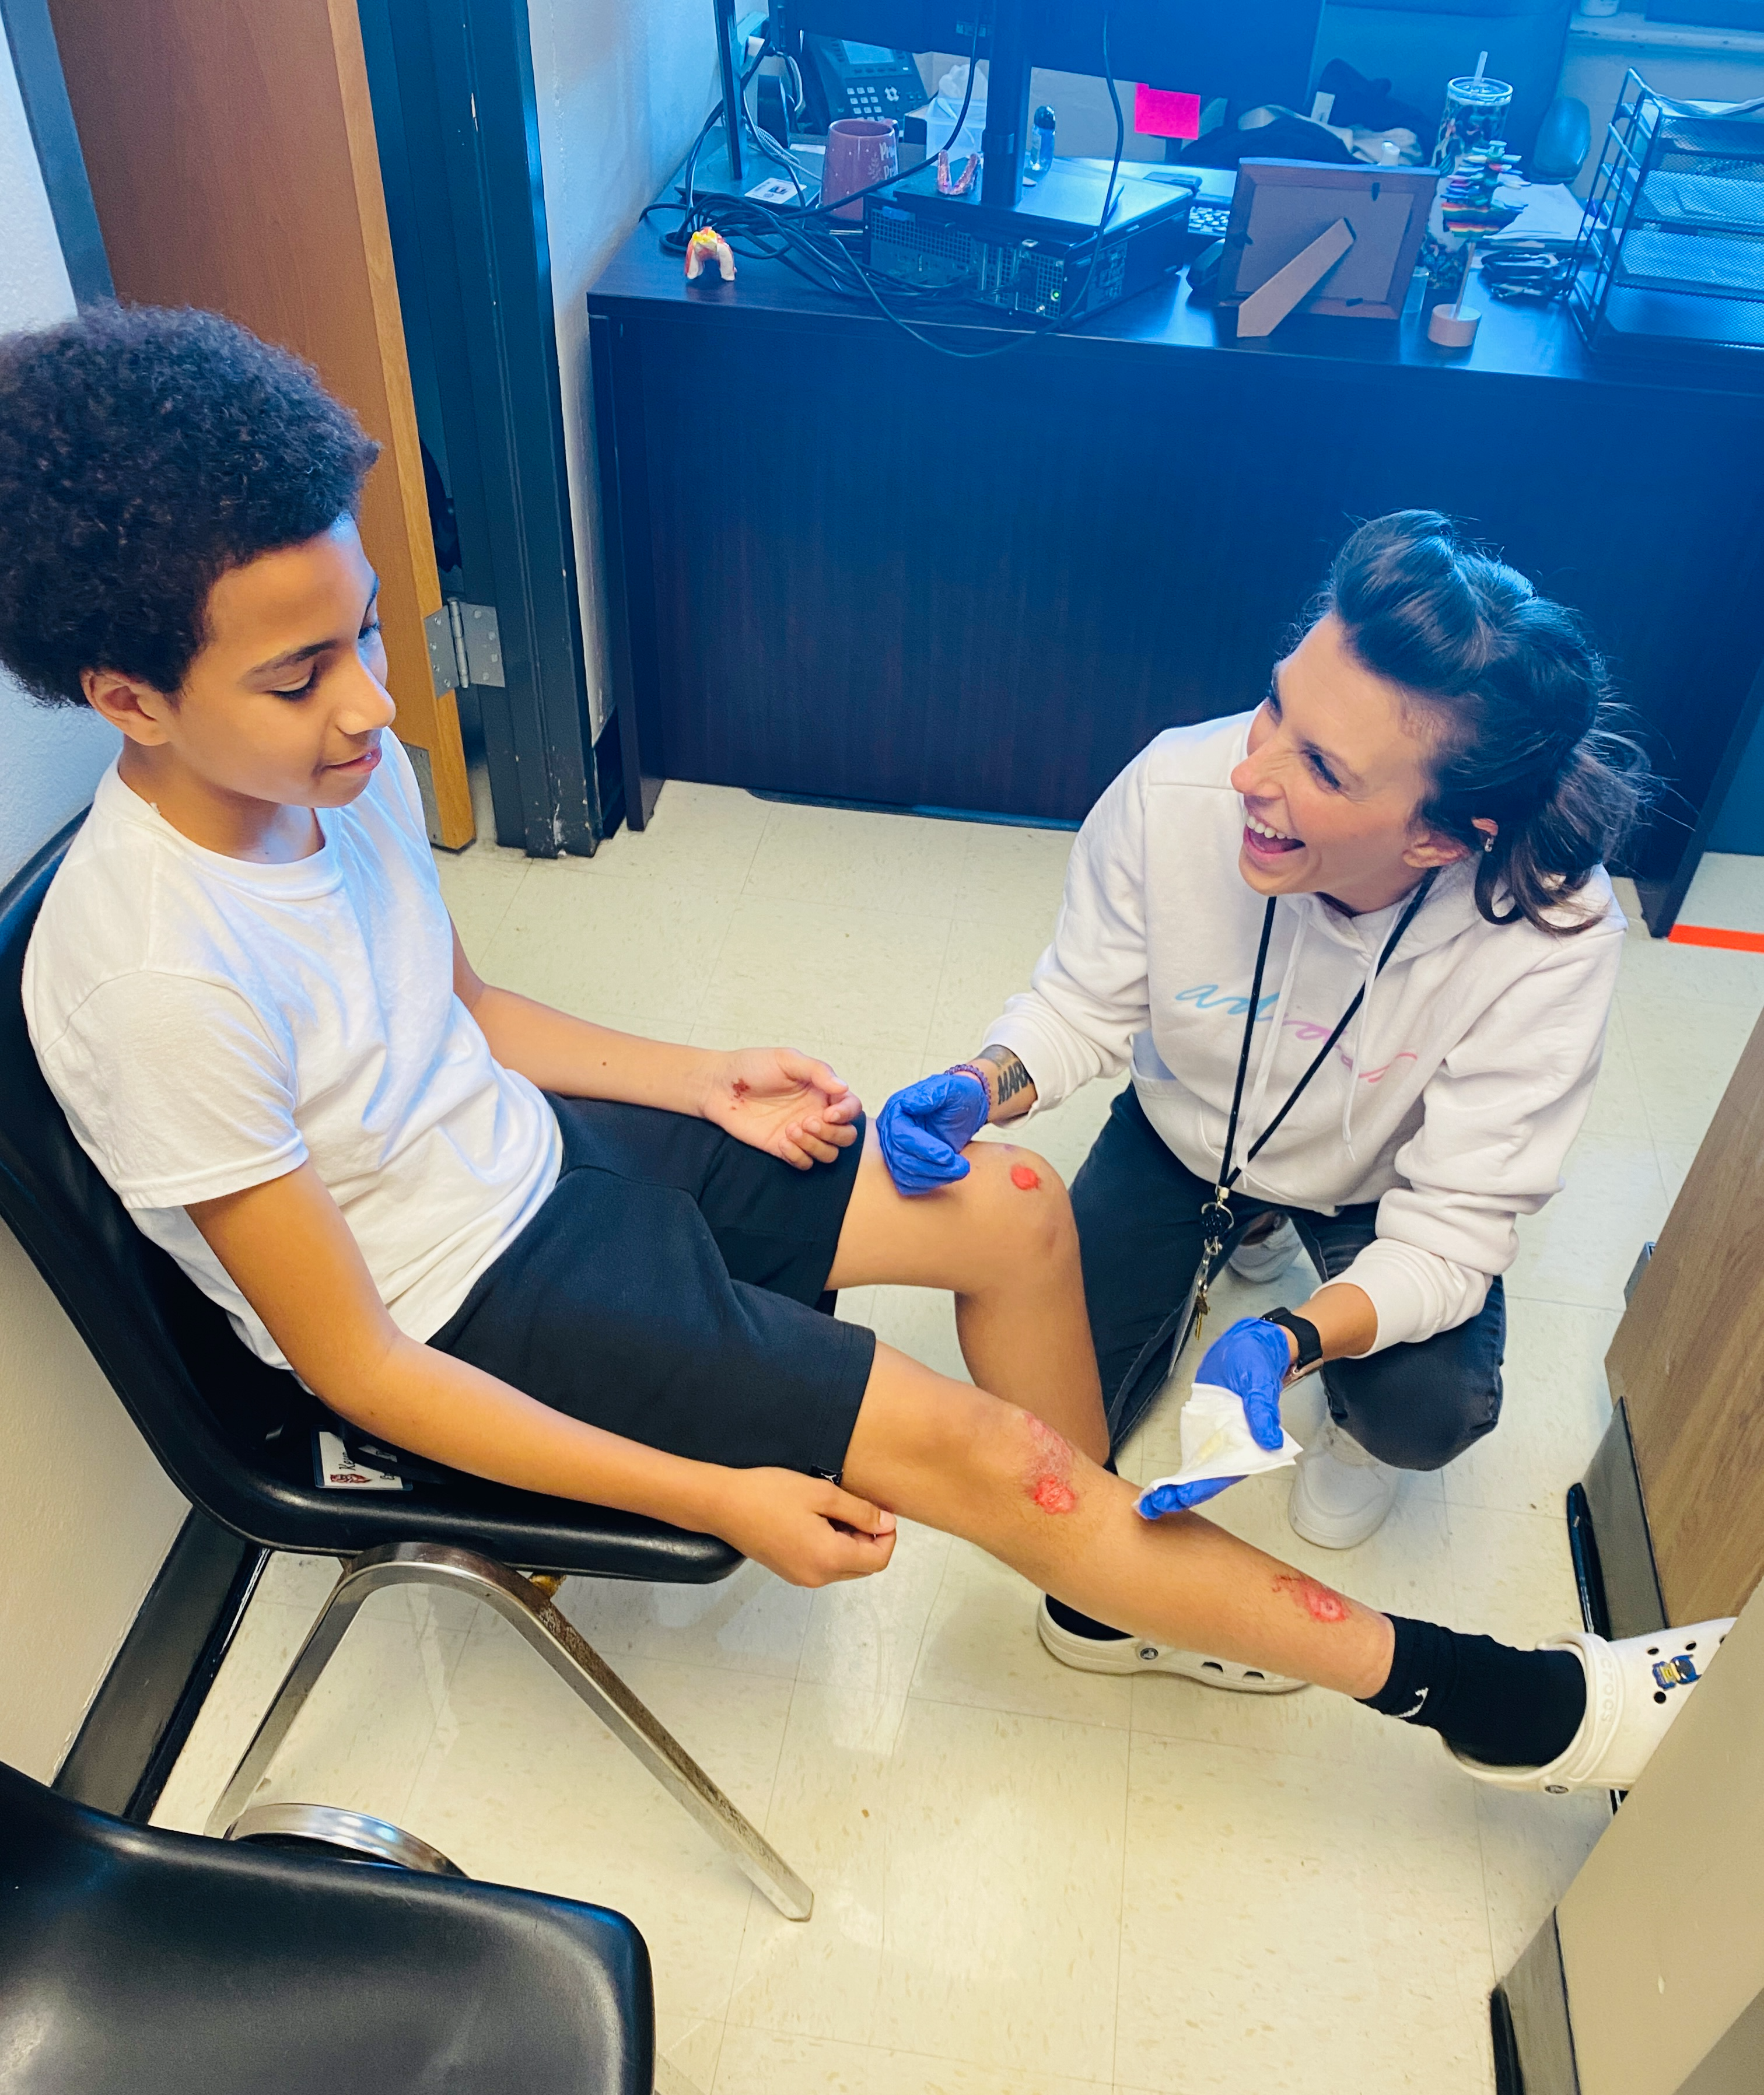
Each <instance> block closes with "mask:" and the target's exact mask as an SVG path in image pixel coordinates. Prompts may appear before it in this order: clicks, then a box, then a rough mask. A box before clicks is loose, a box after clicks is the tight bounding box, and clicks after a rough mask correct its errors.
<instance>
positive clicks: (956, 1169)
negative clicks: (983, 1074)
mask: <svg viewBox="0 0 1764 2095" xmlns="http://www.w3.org/2000/svg"><path fill="white" fill-rule="evenodd" d="M991 1108H992V1101H991V1099H990V1098H988V1097H987V1087H986V1086H985V1085H984V1084H983V1083H982V1082H981V1081H980V1079H979V1078H978V1077H974V1076H970V1075H969V1074H968V1072H967V1071H966V1070H965V1069H945V1070H943V1072H942V1073H941V1074H939V1075H937V1076H935V1077H921V1078H920V1079H919V1081H918V1082H917V1083H916V1084H908V1086H907V1087H906V1089H905V1090H904V1091H896V1092H895V1095H894V1096H893V1097H892V1098H891V1100H889V1101H888V1103H887V1104H886V1105H885V1106H884V1107H883V1108H882V1111H881V1112H880V1113H878V1114H877V1116H876V1139H877V1140H878V1142H880V1143H881V1144H882V1159H883V1161H884V1162H885V1163H886V1165H887V1166H888V1175H889V1176H890V1177H891V1178H892V1179H893V1180H894V1182H895V1185H896V1186H897V1187H899V1189H900V1191H902V1192H903V1193H934V1192H935V1191H937V1189H938V1187H939V1186H952V1185H954V1183H956V1180H957V1179H958V1178H966V1177H967V1175H968V1169H969V1166H968V1160H967V1158H966V1157H965V1156H963V1155H962V1154H961V1153H960V1152H962V1151H963V1150H964V1149H965V1148H967V1146H968V1144H969V1143H970V1142H972V1141H973V1138H974V1135H975V1133H976V1131H977V1130H978V1129H980V1128H982V1127H984V1126H986V1120H987V1114H988V1113H990V1112H991Z"/></svg>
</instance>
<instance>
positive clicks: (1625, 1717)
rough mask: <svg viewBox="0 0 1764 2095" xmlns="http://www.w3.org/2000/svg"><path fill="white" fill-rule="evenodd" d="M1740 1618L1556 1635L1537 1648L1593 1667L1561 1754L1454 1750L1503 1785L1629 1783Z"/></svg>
mask: <svg viewBox="0 0 1764 2095" xmlns="http://www.w3.org/2000/svg"><path fill="white" fill-rule="evenodd" d="M1733 1621H1734V1618H1733V1617H1732V1616H1731V1615H1725V1616H1723V1617H1721V1618H1718V1620H1716V1621H1714V1622H1692V1624H1691V1625H1690V1627H1688V1629H1681V1630H1658V1631H1655V1632H1654V1633H1653V1635H1649V1636H1635V1637H1625V1638H1623V1639H1622V1641H1621V1642H1619V1643H1616V1644H1608V1643H1607V1642H1606V1641H1605V1639H1604V1638H1603V1637H1601V1636H1594V1635H1592V1633H1591V1631H1585V1630H1577V1631H1575V1633H1574V1635H1572V1636H1564V1637H1552V1638H1551V1639H1550V1640H1549V1642H1548V1644H1540V1645H1539V1647H1538V1649H1540V1651H1573V1652H1578V1653H1579V1657H1580V1663H1581V1664H1582V1665H1583V1666H1584V1667H1585V1668H1586V1674H1587V1714H1586V1715H1585V1716H1584V1717H1583V1718H1582V1719H1581V1721H1580V1728H1579V1731H1576V1732H1575V1735H1574V1736H1573V1738H1572V1739H1570V1740H1569V1742H1568V1744H1567V1745H1566V1747H1565V1748H1564V1749H1562V1751H1561V1753H1558V1754H1557V1756H1556V1757H1555V1759H1554V1760H1553V1761H1551V1762H1549V1763H1548V1765H1547V1766H1544V1767H1490V1766H1488V1765H1487V1763H1486V1762H1483V1761H1473V1760H1472V1759H1470V1757H1469V1755H1468V1754H1466V1753H1459V1752H1458V1751H1457V1749H1456V1748H1455V1747H1450V1748H1448V1751H1449V1752H1450V1753H1451V1754H1452V1757H1453V1759H1454V1760H1456V1761H1457V1762H1458V1763H1459V1765H1460V1766H1463V1767H1466V1768H1468V1769H1469V1771H1470V1773H1471V1774H1472V1775H1474V1776H1475V1777H1476V1779H1477V1780H1478V1781H1479V1782H1487V1783H1492V1784H1494V1785H1495V1786H1496V1788H1499V1789H1543V1790H1548V1792H1549V1793H1550V1795H1551V1796H1552V1797H1561V1796H1565V1795H1566V1793H1567V1792H1568V1791H1570V1790H1571V1789H1628V1788H1631V1786H1632V1785H1633V1784H1635V1782H1636V1780H1637V1779H1639V1778H1640V1774H1641V1771H1642V1770H1643V1769H1644V1767H1646V1766H1647V1765H1648V1762H1649V1759H1650V1758H1651V1757H1653V1749H1654V1748H1655V1747H1656V1746H1657V1745H1658V1744H1659V1743H1660V1741H1661V1740H1662V1739H1663V1738H1664V1737H1665V1736H1666V1733H1667V1732H1668V1731H1670V1729H1671V1727H1672V1723H1673V1720H1674V1719H1675V1718H1676V1717H1677V1715H1678V1714H1679V1710H1682V1709H1683V1707H1684V1705H1685V1704H1686V1703H1687V1702H1688V1701H1689V1700H1690V1699H1691V1698H1690V1693H1689V1691H1690V1689H1691V1688H1693V1687H1695V1686H1696V1683H1697V1682H1698V1681H1699V1680H1701V1678H1702V1677H1703V1675H1704V1674H1705V1672H1707V1671H1708V1670H1709V1662H1710V1660H1711V1659H1712V1658H1713V1657H1714V1655H1715V1653H1717V1652H1718V1650H1719V1649H1721V1645H1722V1641H1723V1639H1724V1638H1725V1637H1726V1635H1727V1632H1728V1631H1729V1630H1731V1628H1732V1627H1733Z"/></svg>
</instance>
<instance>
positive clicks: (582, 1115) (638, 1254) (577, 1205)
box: [429, 1098, 876, 1476]
mask: <svg viewBox="0 0 1764 2095" xmlns="http://www.w3.org/2000/svg"><path fill="white" fill-rule="evenodd" d="M551 1106H552V1109H553V1110H554V1111H555V1113H556V1115H557V1119H558V1125H559V1126H560V1128H561V1129H562V1130H563V1135H564V1164H563V1170H562V1174H561V1176H560V1178H559V1179H558V1182H557V1184H556V1186H555V1187H554V1188H553V1189H552V1191H551V1197H550V1198H549V1199H548V1200H547V1202H546V1204H545V1205H544V1206H543V1207H542V1209H540V1210H539V1212H538V1214H537V1215H535V1216H534V1218H533V1220H532V1221H531V1222H529V1223H528V1225H527V1226H526V1227H525V1229H524V1230H522V1231H521V1232H520V1235H519V1236H518V1237H516V1239H515V1241H514V1242H513V1243H512V1244H511V1245H510V1246H509V1247H508V1248H507V1250H506V1251H505V1252H503V1254H502V1256H501V1257H499V1259H498V1260H497V1261H496V1262H495V1264H494V1265H492V1266H490V1268H489V1269H488V1270H487V1271H486V1272H485V1273H483V1274H481V1275H480V1276H479V1278H478V1280H477V1283H476V1284H475V1285H474V1286H473V1289H472V1291H471V1293H470V1294H469V1295H468V1296H467V1297H466V1299H465V1300H464V1302H463V1303H461V1304H460V1308H459V1309H458V1310H457V1311H455V1313H454V1315H453V1316H452V1317H451V1318H449V1319H448V1321H447V1322H446V1324H444V1325H443V1326H442V1328H441V1330H440V1331H438V1332H436V1334H435V1335H434V1336H433V1338H432V1339H430V1340H429V1344H430V1345H432V1346H437V1347H439V1348H441V1350H442V1352H447V1353H451V1354H452V1355H453V1356H454V1357H455V1359H456V1360H462V1361H470V1362H471V1363H472V1365H473V1366H474V1367H479V1368H482V1369H483V1370H485V1372H486V1374H493V1375H495V1376H497V1377H498V1378H499V1379H500V1380H502V1381H503V1382H506V1383H512V1385H513V1386H514V1387H515V1388H516V1389H519V1390H524V1391H525V1392H526V1394H527V1395H528V1396H534V1397H537V1398H538V1400H539V1401H540V1402H541V1403H542V1404H548V1405H551V1407H552V1408H553V1409H555V1410H558V1411H564V1412H568V1413H569V1415H570V1417H571V1418H581V1419H584V1420H586V1421H587V1422H588V1423H589V1424H590V1425H594V1426H604V1427H605V1428H606V1430H607V1431H608V1432H610V1433H617V1434H621V1435H623V1436H624V1437H625V1439H629V1440H638V1441H641V1442H642V1443H643V1444H644V1445H645V1446H646V1447H650V1448H662V1449H664V1450H665V1451H666V1453H669V1454H670V1455H683V1456H686V1457H690V1459H691V1460H693V1461H699V1462H721V1463H725V1464H727V1465H728V1466H730V1467H731V1468H734V1469H757V1468H760V1467H762V1466H777V1467H780V1468H783V1469H789V1470H803V1471H805V1472H808V1473H811V1474H817V1475H821V1476H837V1475H838V1473H839V1471H840V1470H841V1469H842V1468H843V1466H844V1462H845V1450H846V1446H847V1442H849V1440H850V1439H851V1437H852V1427H853V1426H856V1423H857V1413H858V1407H859V1406H860V1405H861V1404H862V1402H863V1400H864V1392H865V1388H866V1387H868V1385H869V1371H870V1363H871V1361H873V1359H874V1357H875V1352H876V1338H875V1334H874V1333H873V1332H872V1331H866V1330H865V1328H864V1327H863V1326H861V1325H858V1324H843V1323H840V1322H838V1321H837V1320H836V1319H835V1318H832V1317H829V1316H825V1315H824V1314H822V1313H821V1312H820V1311H818V1310H817V1309H816V1308H815V1306H814V1305H815V1304H816V1302H817V1300H819V1298H820V1296H821V1292H822V1291H823V1290H824V1289H825V1287H826V1284H827V1275H828V1274H829V1273H830V1271H831V1270H832V1266H833V1259H834V1252H835V1251H836V1250H837V1248H838V1241H839V1231H840V1229H841V1228H842V1226H843V1224H844V1221H845V1210H846V1208H847V1204H849V1202H850V1200H851V1198H852V1186H853V1185H854V1184H855V1183H856V1178H857V1166H858V1160H859V1157H860V1155H861V1154H862V1152H863V1146H864V1145H863V1123H862V1122H861V1121H860V1122H859V1123H858V1139H857V1140H856V1142H854V1143H852V1146H851V1147H850V1148H847V1149H844V1150H842V1151H841V1152H840V1153H839V1158H838V1162H837V1163H834V1164H817V1165H815V1167H814V1168H813V1169H812V1170H810V1171H797V1170H794V1169H792V1168H791V1166H790V1165H788V1164H786V1163H783V1162H782V1161H781V1160H780V1159H778V1158H777V1157H775V1156H764V1155H763V1154H762V1153H761V1152H760V1151H759V1150H757V1149H753V1148H749V1147H748V1145H747V1143H743V1142H737V1141H736V1140H735V1139H734V1137H733V1136H732V1135H725V1134H724V1133H723V1132H722V1131H721V1129H719V1128H715V1127H712V1126H711V1124H710V1123H709V1122H708V1121H702V1120H695V1119H692V1118H690V1117H688V1116H687V1115H686V1114H683V1113H660V1112H657V1111H656V1110H655V1109H654V1108H651V1107H648V1106H626V1105H612V1104H608V1103H607V1102H606V1101H605V1100H600V1099H566V1098H553V1099H552V1100H551Z"/></svg>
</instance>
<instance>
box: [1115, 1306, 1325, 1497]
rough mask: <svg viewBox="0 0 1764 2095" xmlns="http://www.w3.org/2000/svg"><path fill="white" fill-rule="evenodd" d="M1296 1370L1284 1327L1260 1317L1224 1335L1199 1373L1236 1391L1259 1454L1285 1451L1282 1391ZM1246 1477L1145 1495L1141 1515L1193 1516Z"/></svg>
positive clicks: (1205, 1356)
mask: <svg viewBox="0 0 1764 2095" xmlns="http://www.w3.org/2000/svg"><path fill="white" fill-rule="evenodd" d="M1291 1365H1292V1349H1291V1346H1289V1345H1288V1344H1287V1335H1286V1333H1285V1332H1284V1331H1282V1329H1281V1328H1280V1326H1278V1324H1270V1323H1265V1322H1264V1321H1263V1320H1262V1319H1261V1318H1260V1317H1244V1318H1239V1320H1238V1322H1236V1323H1235V1324H1233V1325H1232V1326H1230V1329H1229V1330H1227V1331H1222V1332H1220V1334H1219V1335H1218V1337H1217V1338H1216V1339H1214V1340H1213V1344H1211V1345H1210V1346H1209V1347H1208V1348H1207V1350H1206V1352H1204V1353H1203V1354H1202V1355H1201V1357H1200V1366H1199V1367H1198V1368H1196V1370H1195V1380H1196V1382H1209V1383H1213V1385H1214V1386H1215V1387H1217V1388H1220V1389H1229V1390H1232V1391H1235V1392H1236V1394H1237V1396H1239V1397H1240V1398H1241V1399H1242V1400H1243V1405H1244V1422H1245V1423H1246V1424H1247V1425H1248V1427H1249V1435H1250V1438H1251V1439H1252V1440H1253V1441H1254V1442H1255V1444H1256V1445H1257V1447H1258V1448H1268V1449H1270V1451H1271V1450H1273V1449H1274V1448H1278V1446H1279V1445H1280V1443H1281V1439H1282V1438H1283V1435H1282V1432H1281V1426H1280V1386H1281V1384H1282V1383H1283V1382H1284V1381H1285V1380H1286V1377H1287V1369H1288V1368H1290V1367H1291ZM1242 1482H1243V1479H1242V1478H1241V1477H1209V1478H1208V1479H1206V1480H1205V1482H1204V1483H1198V1484H1165V1485H1162V1486H1161V1487H1159V1488H1158V1489H1157V1490H1156V1491H1149V1492H1145V1493H1143V1495H1142V1496H1141V1498H1140V1500H1139V1511H1140V1513H1141V1514H1142V1515H1143V1517H1144V1518H1146V1519H1147V1520H1157V1519H1159V1518H1161V1517H1162V1516H1163V1515H1164V1514H1167V1513H1187V1512H1188V1511H1189V1510H1190V1509H1191V1508H1193V1507H1195V1506H1197V1505H1205V1503H1206V1501H1207V1500H1209V1499H1215V1498H1217V1496H1218V1495H1219V1493H1220V1492H1222V1491H1226V1490H1229V1488H1230V1487H1231V1486H1232V1485H1233V1484H1236V1483H1242Z"/></svg>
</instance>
